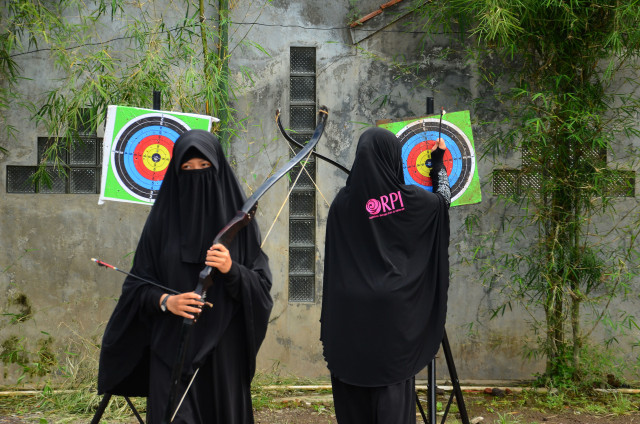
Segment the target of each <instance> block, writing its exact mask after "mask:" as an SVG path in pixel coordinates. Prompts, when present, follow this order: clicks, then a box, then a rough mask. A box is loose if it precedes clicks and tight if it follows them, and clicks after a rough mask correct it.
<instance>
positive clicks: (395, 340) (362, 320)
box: [321, 128, 450, 396]
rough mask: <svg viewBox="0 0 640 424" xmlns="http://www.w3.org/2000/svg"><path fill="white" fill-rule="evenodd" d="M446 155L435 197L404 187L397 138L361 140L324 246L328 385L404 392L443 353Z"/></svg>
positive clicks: (380, 135)
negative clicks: (401, 386) (394, 388)
mask: <svg viewBox="0 0 640 424" xmlns="http://www.w3.org/2000/svg"><path fill="white" fill-rule="evenodd" d="M443 152H444V151H443V150H441V149H438V150H436V151H435V152H434V157H433V158H432V159H433V160H434V165H433V169H432V171H431V172H432V178H433V183H434V193H430V192H428V191H426V190H424V189H422V188H420V187H416V186H413V185H405V184H404V178H403V170H402V162H401V151H400V144H399V143H398V140H397V138H396V137H395V135H394V134H393V133H391V132H389V131H387V130H384V129H381V128H371V129H368V130H367V131H365V132H364V133H363V134H362V136H361V137H360V140H359V142H358V148H357V151H356V157H355V161H354V164H353V167H352V171H351V174H350V176H349V178H348V179H347V184H346V186H345V187H344V188H343V189H341V190H340V192H339V193H338V195H337V196H336V198H335V200H334V201H333V203H332V205H331V208H330V210H329V216H328V220H327V232H326V245H325V268H324V284H323V299H322V316H321V340H322V343H323V348H324V356H325V359H326V361H327V365H328V367H329V370H330V371H331V374H332V377H333V378H334V379H335V378H337V379H338V380H339V381H340V382H342V383H346V384H348V385H352V386H359V387H369V388H374V387H383V386H391V385H396V384H401V383H402V382H406V381H407V380H408V379H411V378H413V377H414V376H415V375H416V374H417V373H418V372H419V371H420V370H422V369H423V368H424V367H425V366H426V365H427V364H428V363H429V362H430V361H431V360H432V359H433V357H434V356H435V354H436V353H437V351H438V348H439V345H440V342H441V341H442V337H443V333H444V323H445V317H446V310H447V290H448V284H449V274H448V273H449V257H448V245H449V213H448V209H449V197H450V196H448V195H447V193H448V180H447V178H446V171H444V166H443V165H442V163H441V155H442V153H443ZM438 157H440V160H439V161H438V160H437V159H438ZM442 171H444V174H443V173H442ZM438 177H440V178H438ZM334 396H335V394H334Z"/></svg>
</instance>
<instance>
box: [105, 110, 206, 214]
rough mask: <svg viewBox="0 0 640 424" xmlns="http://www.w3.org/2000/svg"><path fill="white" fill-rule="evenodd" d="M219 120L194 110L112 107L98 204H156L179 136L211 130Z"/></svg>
mask: <svg viewBox="0 0 640 424" xmlns="http://www.w3.org/2000/svg"><path fill="white" fill-rule="evenodd" d="M217 120H218V119H217V118H213V117H211V116H202V115H195V114H190V113H178V112H163V111H156V110H149V109H140V108H132V107H126V106H109V107H108V108H107V121H106V125H105V134H104V142H103V143H104V146H103V155H102V157H103V162H102V184H101V191H100V200H99V201H98V203H99V204H102V203H103V201H104V200H116V201H120V202H132V203H143V204H152V203H153V202H154V201H155V199H156V197H157V196H158V192H159V190H160V186H161V185H162V180H163V179H164V176H165V174H166V172H167V168H168V166H169V161H170V160H171V156H172V154H173V145H174V143H175V142H176V140H177V139H178V137H180V135H181V134H183V133H184V132H186V131H188V130H190V129H201V130H205V131H210V130H211V124H212V122H214V121H217Z"/></svg>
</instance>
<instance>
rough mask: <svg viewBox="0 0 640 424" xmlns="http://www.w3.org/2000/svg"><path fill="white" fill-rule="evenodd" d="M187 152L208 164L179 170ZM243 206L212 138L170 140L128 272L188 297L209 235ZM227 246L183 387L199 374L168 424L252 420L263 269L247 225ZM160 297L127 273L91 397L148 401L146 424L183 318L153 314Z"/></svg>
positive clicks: (263, 318) (263, 310) (194, 135)
mask: <svg viewBox="0 0 640 424" xmlns="http://www.w3.org/2000/svg"><path fill="white" fill-rule="evenodd" d="M192 147H195V148H196V149H198V150H199V151H200V152H201V153H202V156H203V157H204V158H206V159H207V160H209V161H210V162H211V163H212V165H213V166H212V167H210V168H207V169H200V170H192V171H183V170H181V169H180V165H181V163H182V162H183V161H184V159H185V153H186V152H187V151H188V150H189V148H192ZM244 201H245V196H244V193H243V192H242V189H241V188H240V185H239V183H238V181H237V179H236V177H235V175H234V174H233V171H232V170H231V167H230V166H229V164H228V163H227V161H226V159H225V157H224V154H223V151H222V148H221V146H220V143H219V142H218V140H217V138H216V137H215V136H213V135H212V134H210V133H208V132H205V131H200V130H192V131H189V132H186V133H184V134H183V135H182V136H180V138H178V140H177V141H176V143H175V146H174V151H173V156H172V159H171V162H170V163H169V167H168V169H167V172H166V175H165V178H164V181H163V183H162V187H161V189H160V193H159V194H158V198H157V200H156V202H155V204H154V205H153V207H152V209H151V212H150V214H149V217H148V218H147V222H146V224H145V227H144V229H143V231H142V235H141V237H140V241H139V243H138V247H137V249H136V254H135V258H134V262H133V267H132V269H131V273H132V274H133V275H137V276H140V277H142V278H146V279H149V280H152V281H156V282H158V283H159V284H162V285H164V286H167V287H169V288H172V289H174V290H177V291H179V292H189V291H193V290H194V288H195V286H196V283H197V282H198V274H199V272H200V270H201V269H202V268H203V267H204V260H205V256H206V251H207V249H208V248H209V247H210V246H211V242H212V241H213V238H214V237H215V235H216V234H217V232H218V231H219V230H220V229H221V228H222V227H223V226H224V225H225V224H226V223H227V222H228V221H230V220H231V219H232V218H233V216H234V215H235V214H236V212H237V211H238V210H239V209H240V208H241V206H242V204H243V203H244ZM226 247H227V248H228V249H229V251H230V254H231V258H232V260H233V265H232V267H231V270H230V271H229V273H227V274H221V273H219V272H216V273H215V275H214V284H213V285H212V286H211V288H210V289H209V290H208V293H207V301H209V302H211V303H213V308H206V307H205V308H204V309H203V311H202V314H201V315H200V317H199V318H198V320H197V322H196V323H195V324H194V326H193V330H192V334H191V338H190V345H189V349H188V351H187V352H188V353H187V358H186V360H185V367H184V371H183V375H182V380H183V383H184V385H186V382H188V380H189V379H190V378H191V376H192V375H193V374H194V372H195V371H196V369H198V368H200V371H199V372H198V375H197V377H196V378H195V380H194V386H193V387H192V388H191V389H190V393H189V394H188V396H187V398H186V401H185V402H186V403H185V404H184V405H183V406H181V408H180V412H179V415H178V417H177V418H176V421H175V422H189V423H201V422H202V423H204V422H206V423H251V422H253V414H252V411H251V398H250V385H251V380H252V378H253V375H254V372H255V359H256V355H257V352H258V349H259V347H260V344H261V343H262V341H263V339H264V336H265V333H266V329H267V323H268V319H269V314H270V312H271V307H272V299H271V296H270V293H269V290H270V289H271V273H270V270H269V266H268V258H267V256H266V255H265V254H264V253H263V252H262V250H261V249H260V233H259V230H258V226H257V223H256V222H255V220H252V221H251V223H250V224H249V225H248V226H247V227H245V228H244V229H242V230H241V231H240V232H239V233H238V234H237V235H236V237H235V239H234V241H233V242H232V243H231V245H230V246H226ZM163 293H164V292H163V291H162V290H161V289H159V288H156V287H154V286H151V285H149V284H145V283H143V282H141V281H140V280H137V279H136V278H133V277H127V278H126V279H125V282H124V285H123V289H122V295H121V297H120V299H119V301H118V304H117V305H116V309H115V311H114V312H113V315H112V316H111V319H110V320H109V323H108V324H107V328H106V330H105V334H104V337H103V344H102V350H101V353H100V370H99V375H98V391H99V393H101V394H102V393H111V394H121V395H130V396H148V401H149V412H148V414H149V416H148V422H149V423H153V422H159V420H160V419H162V417H163V414H164V412H159V411H164V408H165V407H166V402H167V396H168V391H169V385H170V376H171V369H172V367H173V365H174V362H175V359H176V356H177V349H178V346H177V345H178V339H179V333H180V328H181V326H182V322H183V318H181V317H178V316H176V315H173V314H171V313H162V312H161V310H160V307H159V299H160V297H161V296H162V294H163ZM183 389H184V387H183ZM180 395H181V393H180ZM191 414H193V415H191Z"/></svg>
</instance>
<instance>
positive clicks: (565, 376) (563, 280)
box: [421, 0, 640, 381]
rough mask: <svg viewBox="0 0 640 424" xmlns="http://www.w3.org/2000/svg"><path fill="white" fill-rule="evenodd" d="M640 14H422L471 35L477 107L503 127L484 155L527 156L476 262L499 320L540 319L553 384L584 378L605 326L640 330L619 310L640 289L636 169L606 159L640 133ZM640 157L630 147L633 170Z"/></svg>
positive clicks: (510, 9)
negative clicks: (520, 314)
mask: <svg viewBox="0 0 640 424" xmlns="http://www.w3.org/2000/svg"><path fill="white" fill-rule="evenodd" d="M639 6H640V3H639V2H638V1H627V2H611V1H608V0H601V1H583V0H574V1H566V0H546V1H538V0H480V1H478V0H451V1H448V2H446V3H440V2H438V3H437V4H435V3H431V2H429V3H427V4H425V5H424V6H423V7H422V9H421V10H422V14H423V17H424V21H423V22H424V27H425V28H426V29H427V31H428V32H436V31H442V30H443V29H444V31H445V32H449V33H452V34H460V35H461V37H459V38H456V39H455V40H454V41H453V43H454V44H455V45H456V46H457V48H458V49H461V50H465V51H466V52H467V53H468V54H469V56H470V57H471V58H472V59H473V60H474V61H475V63H476V64H477V65H478V69H479V71H480V72H481V77H482V78H481V80H482V86H481V91H482V93H481V98H480V99H477V101H476V103H475V106H476V110H477V112H478V115H479V116H485V117H489V118H490V119H488V120H487V121H486V122H485V124H489V125H491V127H492V129H493V136H492V137H491V138H490V139H489V140H487V142H486V143H485V144H484V150H483V158H492V160H493V161H498V160H499V158H500V157H502V155H504V154H506V153H508V152H510V151H513V150H514V149H518V150H520V151H521V152H522V156H523V164H522V168H521V169H519V170H517V171H514V172H513V173H512V174H510V175H512V178H513V181H512V182H513V185H514V187H515V188H516V194H515V195H514V196H508V197H505V198H503V199H502V200H503V201H504V204H505V208H506V209H505V210H506V211H507V214H505V217H504V219H503V222H501V223H500V224H501V227H500V228H497V229H496V230H495V231H493V230H491V231H487V233H486V238H485V239H484V240H483V242H482V243H479V244H478V246H477V248H476V249H475V253H474V256H473V258H474V259H475V260H482V268H483V275H484V279H485V282H486V284H487V285H488V286H489V287H491V288H492V289H496V290H499V291H501V292H502V293H503V294H504V295H505V299H506V301H505V303H503V304H502V305H499V306H498V307H496V308H494V310H493V316H498V315H501V314H502V313H504V312H505V311H506V310H507V309H510V308H511V307H513V303H517V304H519V305H521V306H523V307H524V308H525V309H527V310H528V311H529V312H530V314H531V318H532V321H533V325H534V330H535V331H536V334H538V335H539V336H540V339H539V342H540V343H539V347H538V350H537V352H533V354H536V355H543V356H544V357H546V359H547V368H546V374H547V376H548V377H549V378H552V379H553V380H565V381H566V380H572V379H580V378H582V376H584V372H583V370H582V369H581V367H582V366H583V365H584V364H583V362H582V361H581V358H580V355H581V354H582V353H584V350H583V346H584V344H585V342H586V341H587V340H588V338H589V336H590V335H591V334H592V333H593V331H594V330H595V328H596V327H598V326H600V325H605V326H607V327H609V329H610V330H625V329H626V330H627V331H628V329H638V326H637V325H636V322H635V317H634V316H633V314H631V313H626V312H624V311H622V312H620V311H614V310H610V306H611V303H612V300H613V299H615V298H617V299H618V300H622V299H624V298H625V297H626V296H627V295H628V293H629V292H630V291H631V285H632V283H633V282H634V281H636V277H637V275H638V268H637V266H636V258H637V256H638V250H637V245H636V243H635V241H636V235H637V225H636V224H637V222H634V219H633V217H634V216H637V211H634V210H635V208H637V202H634V205H633V206H632V209H631V210H629V209H627V210H622V211H618V203H617V202H616V201H615V197H616V196H618V195H619V194H620V193H621V192H625V191H624V190H625V187H624V186H623V187H622V188H621V191H619V189H620V187H619V186H620V185H621V184H624V181H625V180H624V178H623V176H624V175H625V174H624V172H623V171H620V170H618V169H615V168H609V166H611V165H608V162H607V155H610V154H611V153H612V152H613V151H614V149H613V148H614V147H615V146H616V143H618V142H619V141H620V140H628V138H629V137H637V135H638V131H637V128H636V126H637V123H636V118H635V117H636V116H637V114H638V112H640V98H638V96H637V90H638V88H639V86H638V84H639V82H640V78H638V77H639V76H640V68H639V63H638V57H639V56H638V53H640V7H639ZM467 36H468V37H467ZM637 157H638V155H637V153H636V152H635V151H632V152H630V153H629V154H628V156H627V157H625V158H624V159H625V160H626V162H627V163H626V166H628V167H629V168H632V167H633V166H634V164H635V163H636V161H637ZM603 222H613V224H612V225H609V226H607V225H602V223H603ZM541 313H542V315H543V316H544V320H543V321H541V320H540V319H539V317H540V314H541ZM585 322H588V323H589V326H590V327H587V328H585ZM612 334H614V335H613V336H612V339H613V338H615V337H616V336H615V335H616V334H620V333H619V331H612ZM608 342H611V340H609V341H608Z"/></svg>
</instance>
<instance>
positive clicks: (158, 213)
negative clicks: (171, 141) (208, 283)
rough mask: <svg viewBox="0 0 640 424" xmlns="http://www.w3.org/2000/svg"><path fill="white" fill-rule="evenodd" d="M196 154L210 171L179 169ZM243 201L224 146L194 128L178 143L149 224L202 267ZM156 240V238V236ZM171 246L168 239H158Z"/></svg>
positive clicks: (209, 134) (182, 254) (213, 137)
mask: <svg viewBox="0 0 640 424" xmlns="http://www.w3.org/2000/svg"><path fill="white" fill-rule="evenodd" d="M194 149H195V151H196V152H199V153H200V154H197V155H196V156H195V157H201V158H203V159H206V160H208V161H209V162H211V164H212V166H211V167H210V168H205V169H198V170H181V169H180V165H182V163H184V162H185V161H186V160H188V159H191V158H192V157H194V153H193V152H194ZM243 202H244V194H243V193H242V191H241V189H240V187H239V184H238V182H237V180H236V177H235V175H234V174H233V171H232V170H231V168H230V167H229V165H228V163H227V161H226V160H225V159H224V157H223V151H222V147H221V146H220V143H218V142H217V139H216V138H215V136H214V135H213V134H211V133H209V132H207V131H202V130H192V131H188V132H187V133H185V134H183V135H182V136H180V137H179V138H178V140H177V141H176V144H175V147H174V151H173V157H172V159H171V162H170V163H169V167H168V169H167V173H166V174H165V178H164V181H163V182H162V190H161V191H160V193H159V195H158V198H157V199H156V202H155V204H154V207H153V209H152V211H151V213H150V215H149V218H148V222H147V225H149V226H153V227H156V228H159V227H160V226H167V225H168V226H170V227H172V228H169V229H167V231H163V233H164V234H167V235H169V236H170V238H171V240H170V242H178V239H179V245H180V258H181V260H182V261H183V262H186V263H200V264H202V263H204V257H205V254H206V251H207V249H208V248H209V247H211V243H212V241H213V238H214V237H215V235H216V232H217V231H218V230H220V228H222V227H223V226H224V225H225V224H226V223H227V222H228V221H229V220H230V219H231V218H233V216H234V215H235V213H236V211H237V210H238V209H239V208H240V207H241V206H242V204H243ZM152 237H153V235H152ZM159 242H169V240H164V241H159Z"/></svg>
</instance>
